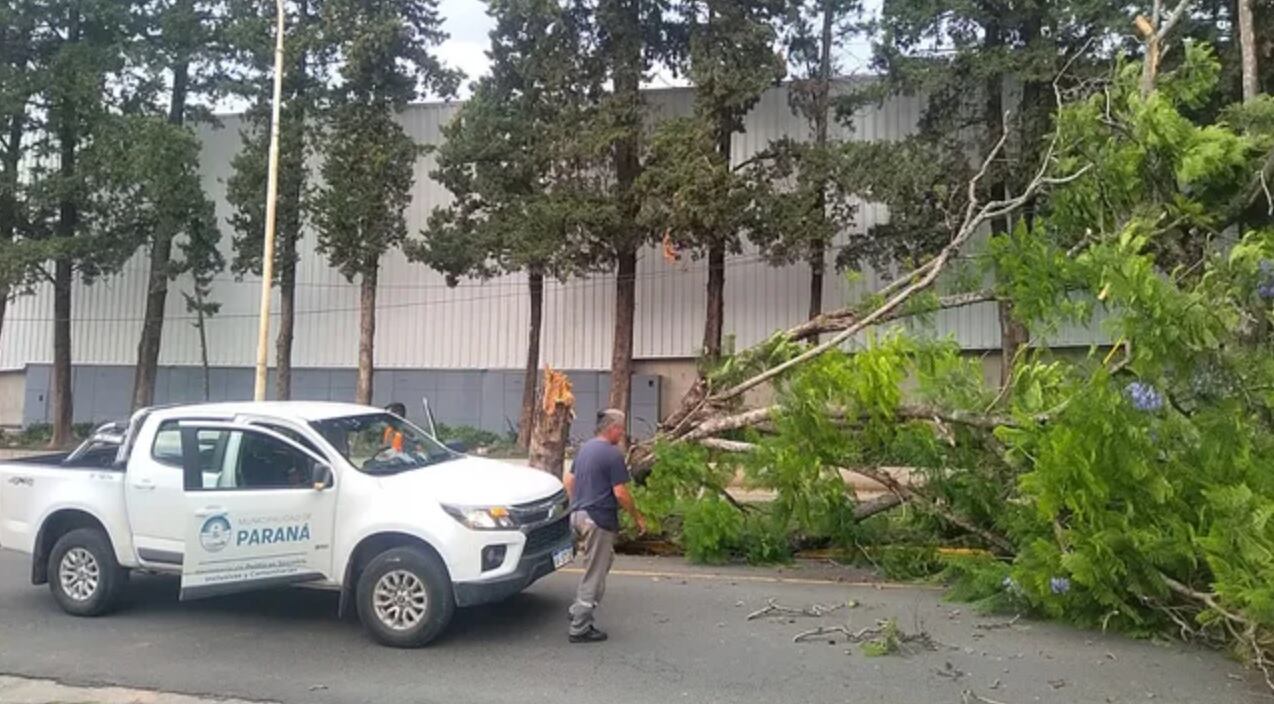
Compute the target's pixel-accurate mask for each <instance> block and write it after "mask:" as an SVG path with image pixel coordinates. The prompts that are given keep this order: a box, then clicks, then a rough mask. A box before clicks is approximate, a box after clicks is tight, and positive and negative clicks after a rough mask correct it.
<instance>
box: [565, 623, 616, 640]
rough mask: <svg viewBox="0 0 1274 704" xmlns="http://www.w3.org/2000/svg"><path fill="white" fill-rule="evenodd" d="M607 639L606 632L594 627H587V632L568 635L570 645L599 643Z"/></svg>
mask: <svg viewBox="0 0 1274 704" xmlns="http://www.w3.org/2000/svg"><path fill="white" fill-rule="evenodd" d="M607 637H608V636H607V635H606V631H601V630H598V629H597V628H596V627H595V626H589V627H588V630H587V631H584V632H583V633H572V634H571V635H570V639H571V642H572V643H600V642H602V641H604V640H606V638H607Z"/></svg>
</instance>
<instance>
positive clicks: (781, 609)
mask: <svg viewBox="0 0 1274 704" xmlns="http://www.w3.org/2000/svg"><path fill="white" fill-rule="evenodd" d="M857 605H858V604H857V603H856V602H853V601H851V602H847V603H845V604H835V605H833V606H824V605H823V604H811V605H810V606H805V607H799V608H798V607H795V606H783V605H782V604H780V603H778V602H777V601H775V600H774V599H768V600H767V601H766V604H765V607H764V608H761V609H757V610H756V611H753V612H752V613H750V614H748V618H747V620H749V621H754V620H756V619H758V618H761V617H762V616H770V615H775V616H809V617H812V618H822V617H824V616H826V615H827V614H830V613H832V612H833V611H837V610H839V609H843V608H845V607H846V606H850V607H851V608H852V607H854V606H857Z"/></svg>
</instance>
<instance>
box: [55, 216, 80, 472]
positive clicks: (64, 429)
mask: <svg viewBox="0 0 1274 704" xmlns="http://www.w3.org/2000/svg"><path fill="white" fill-rule="evenodd" d="M74 210H75V206H74V205H68V204H66V203H64V204H63V206H62V217H61V220H62V222H73V221H74V217H75V216H74ZM68 211H70V213H71V214H70V215H69V218H70V219H69V220H68V214H67V213H68ZM59 229H60V228H59ZM73 276H74V271H73V269H72V266H71V260H70V259H69V258H68V257H60V258H59V259H57V260H56V261H55V262H54V264H53V392H52V394H51V399H50V400H51V401H52V405H53V438H52V440H51V441H50V443H49V444H50V445H51V446H53V447H66V446H67V445H70V444H71V440H72V426H73V425H74V422H75V410H74V406H73V403H74V402H73V400H72V397H71V282H72V278H73Z"/></svg>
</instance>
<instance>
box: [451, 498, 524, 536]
mask: <svg viewBox="0 0 1274 704" xmlns="http://www.w3.org/2000/svg"><path fill="white" fill-rule="evenodd" d="M442 510H444V511H446V512H447V514H448V515H450V516H451V517H452V518H454V519H456V520H457V521H460V522H461V523H463V524H464V525H465V526H467V527H469V528H472V529H473V530H516V529H517V525H516V524H515V523H514V522H513V517H512V516H510V515H509V509H507V508H505V507H503V506H485V507H474V506H447V505H446V504H444V505H443V507H442Z"/></svg>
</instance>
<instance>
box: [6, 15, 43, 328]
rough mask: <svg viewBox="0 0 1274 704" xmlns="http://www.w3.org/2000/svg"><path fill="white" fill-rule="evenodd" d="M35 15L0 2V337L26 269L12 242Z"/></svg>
mask: <svg viewBox="0 0 1274 704" xmlns="http://www.w3.org/2000/svg"><path fill="white" fill-rule="evenodd" d="M37 14H38V13H37V8H35V7H33V6H32V4H31V3H29V2H22V1H20V0H4V1H3V2H0V333H3V331H4V314H5V310H6V308H7V307H8V303H9V296H10V295H11V294H12V293H13V291H14V288H15V287H18V286H20V285H21V284H22V279H23V275H24V272H25V270H26V267H24V266H23V265H22V264H21V262H20V261H19V257H18V253H17V252H16V251H15V245H14V237H15V235H17V234H18V232H19V225H20V223H21V222H22V221H23V220H24V219H25V217H26V216H25V214H24V210H25V201H26V198H25V194H24V189H25V184H24V182H23V181H24V179H23V178H22V177H21V172H20V168H19V167H20V166H21V164H22V159H23V156H24V155H25V154H27V153H28V151H29V150H30V149H31V144H32V142H33V141H34V135H33V134H32V133H31V125H32V123H33V122H34V120H35V118H34V116H33V115H32V112H33V110H34V105H33V102H32V99H33V97H34V95H35V93H36V92H37V91H38V90H39V83H38V81H39V76H38V74H37V73H36V63H35V59H36V57H35V52H36V36H35V26H36V22H37V20H38V17H37Z"/></svg>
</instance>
